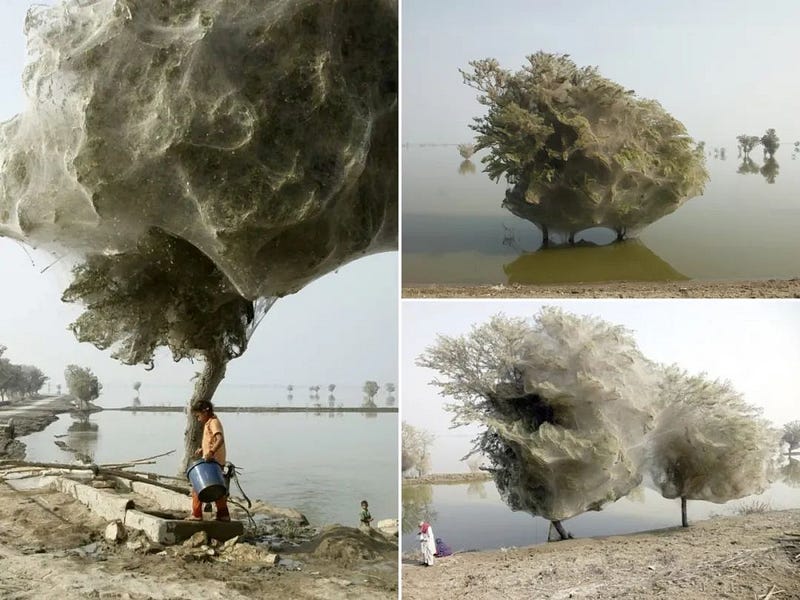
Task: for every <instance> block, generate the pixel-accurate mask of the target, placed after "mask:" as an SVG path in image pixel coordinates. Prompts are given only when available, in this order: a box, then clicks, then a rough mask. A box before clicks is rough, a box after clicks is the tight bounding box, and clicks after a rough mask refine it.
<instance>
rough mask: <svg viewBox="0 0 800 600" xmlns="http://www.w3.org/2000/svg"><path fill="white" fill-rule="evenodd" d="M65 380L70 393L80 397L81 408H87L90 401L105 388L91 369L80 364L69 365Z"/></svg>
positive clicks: (65, 370)
mask: <svg viewBox="0 0 800 600" xmlns="http://www.w3.org/2000/svg"><path fill="white" fill-rule="evenodd" d="M64 381H66V383H67V389H68V390H69V393H70V394H72V395H73V396H75V398H77V399H78V402H79V406H80V410H86V409H87V407H88V403H89V402H91V401H92V400H96V399H97V398H98V397H99V396H100V391H101V390H102V389H103V386H102V384H101V383H100V381H99V380H98V379H97V376H96V375H95V374H94V373H92V371H91V369H89V368H86V367H79V366H78V365H67V368H66V369H64Z"/></svg>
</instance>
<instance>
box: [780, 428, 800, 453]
mask: <svg viewBox="0 0 800 600" xmlns="http://www.w3.org/2000/svg"><path fill="white" fill-rule="evenodd" d="M781 441H783V442H784V443H785V444H788V445H789V456H791V455H792V453H793V452H794V451H795V450H797V448H800V421H791V422H789V423H786V424H785V425H784V426H783V435H782V436H781Z"/></svg>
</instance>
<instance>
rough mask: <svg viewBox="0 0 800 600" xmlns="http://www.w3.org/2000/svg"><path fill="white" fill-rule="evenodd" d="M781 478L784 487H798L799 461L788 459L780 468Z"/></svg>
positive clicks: (799, 484)
mask: <svg viewBox="0 0 800 600" xmlns="http://www.w3.org/2000/svg"><path fill="white" fill-rule="evenodd" d="M781 477H782V478H783V482H784V483H785V484H786V485H791V486H792V487H800V461H798V460H795V459H794V458H791V457H790V458H789V461H788V462H787V463H786V464H785V465H783V467H781Z"/></svg>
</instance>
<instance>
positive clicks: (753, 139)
mask: <svg viewBox="0 0 800 600" xmlns="http://www.w3.org/2000/svg"><path fill="white" fill-rule="evenodd" d="M736 141H737V142H739V149H740V150H741V151H742V154H744V156H749V155H750V152H751V151H752V150H753V148H755V147H756V146H758V145H759V144H760V143H761V138H760V137H758V136H757V135H747V134H746V133H743V134H741V135H737V136H736Z"/></svg>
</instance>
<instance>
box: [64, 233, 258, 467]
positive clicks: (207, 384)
mask: <svg viewBox="0 0 800 600" xmlns="http://www.w3.org/2000/svg"><path fill="white" fill-rule="evenodd" d="M63 300H64V301H65V302H81V303H83V304H84V306H85V311H84V313H83V314H82V315H81V316H80V317H78V319H77V320H76V321H75V322H74V323H73V324H72V325H71V329H72V331H73V332H74V333H75V335H76V337H77V338H78V340H80V341H82V342H91V343H92V344H94V345H95V346H97V347H98V348H100V349H103V350H105V349H107V348H112V349H113V354H112V356H113V357H114V358H116V359H117V360H119V361H120V362H122V363H123V364H127V365H136V364H143V365H146V366H147V367H148V368H152V367H153V364H154V363H153V360H154V354H155V351H156V349H157V348H159V347H161V346H164V347H167V348H169V350H170V351H171V352H172V357H173V358H174V359H175V360H176V361H179V360H182V359H184V358H188V359H202V360H203V363H204V365H203V371H202V372H201V373H200V376H199V378H198V379H197V382H196V384H195V387H194V393H193V395H192V398H191V399H190V400H189V405H191V404H192V403H193V402H195V401H197V400H210V399H211V398H212V397H213V395H214V392H215V390H216V389H217V386H218V385H219V383H220V382H221V381H222V379H223V378H224V376H225V370H226V366H227V364H228V362H229V361H230V360H232V359H234V358H236V357H238V356H240V355H241V354H242V353H243V352H244V351H245V349H246V348H247V343H248V340H249V337H250V335H251V334H252V332H253V331H254V329H255V327H256V326H257V324H258V322H259V319H260V317H261V316H263V314H264V313H265V312H266V310H267V309H268V308H269V307H270V306H271V305H272V302H274V299H269V300H267V299H265V300H261V301H257V302H251V301H249V300H246V299H245V298H243V297H242V296H240V295H239V294H238V293H237V292H236V291H235V290H234V289H233V286H232V285H231V284H230V282H229V281H228V280H227V278H226V277H225V276H224V275H223V274H222V273H221V272H220V271H219V269H217V268H216V267H215V266H214V264H213V263H212V262H211V261H210V260H209V259H208V258H207V257H206V256H205V255H203V253H201V252H199V251H198V250H197V249H196V248H194V247H193V246H192V245H191V244H189V243H188V242H186V241H184V240H182V239H179V238H176V237H173V236H170V235H168V234H166V233H164V232H162V231H160V230H156V229H153V230H151V231H150V232H149V234H148V235H147V236H145V237H144V238H143V240H142V242H141V243H140V244H139V246H138V247H137V249H136V251H132V252H125V253H119V254H112V255H94V256H90V257H89V258H88V260H87V261H86V262H85V263H82V264H80V265H78V266H77V267H75V269H74V270H73V282H72V284H71V285H70V286H69V287H68V288H67V290H66V291H65V292H64V296H63ZM201 435H202V431H201V428H200V427H199V424H198V423H197V421H196V420H195V419H193V418H191V414H190V415H189V416H188V417H187V428H186V433H185V440H184V450H185V452H184V459H183V465H184V466H186V465H187V464H188V462H189V461H190V460H191V457H192V454H193V452H194V449H195V448H197V447H198V446H199V445H200V444H199V441H200V436H201Z"/></svg>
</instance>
